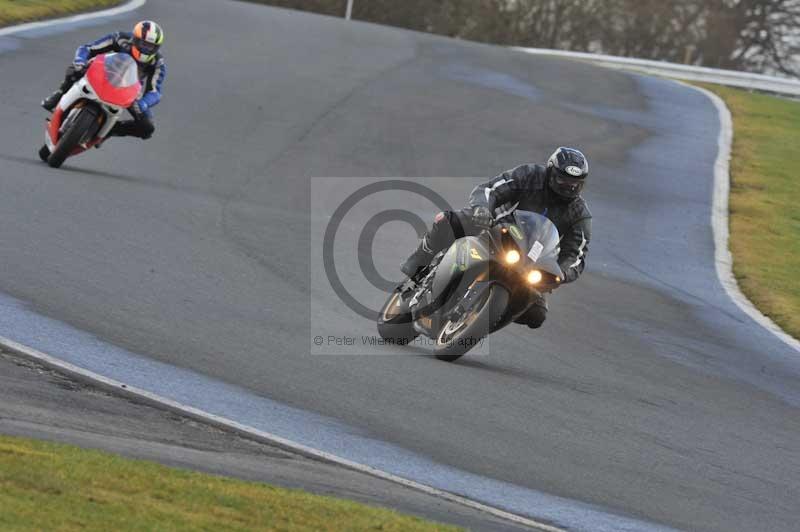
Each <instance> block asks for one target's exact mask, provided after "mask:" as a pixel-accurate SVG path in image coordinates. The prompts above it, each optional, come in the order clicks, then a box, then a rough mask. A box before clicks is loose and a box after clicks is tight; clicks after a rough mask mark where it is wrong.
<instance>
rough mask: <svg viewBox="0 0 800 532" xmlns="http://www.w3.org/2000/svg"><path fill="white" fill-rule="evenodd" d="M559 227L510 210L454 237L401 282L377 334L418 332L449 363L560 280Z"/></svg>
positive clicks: (394, 337) (397, 339) (404, 339)
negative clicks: (485, 226)
mask: <svg viewBox="0 0 800 532" xmlns="http://www.w3.org/2000/svg"><path fill="white" fill-rule="evenodd" d="M559 241H560V237H559V234H558V229H556V226H555V225H553V222H551V221H550V220H548V219H547V218H546V217H544V216H542V215H540V214H536V213H533V212H528V211H519V210H518V211H515V212H514V213H512V214H511V215H508V216H506V217H504V218H503V219H501V220H499V221H498V222H496V223H495V225H494V226H493V227H492V228H490V229H487V230H485V231H483V232H481V233H480V234H479V235H478V236H467V237H464V238H460V239H458V240H456V241H455V242H454V243H453V245H452V246H450V248H449V249H446V250H444V251H442V252H440V253H439V254H437V255H436V256H435V257H434V258H433V260H432V261H431V264H430V265H429V266H428V267H427V268H426V269H425V270H423V271H422V272H420V273H419V274H418V275H417V279H418V281H416V282H415V281H412V280H411V279H407V280H406V281H405V282H403V284H401V285H400V286H399V287H398V288H397V289H396V290H395V291H394V292H393V293H392V294H391V295H390V296H389V299H388V300H387V301H386V303H385V304H384V306H383V308H382V309H381V311H380V313H379V315H378V333H379V334H380V335H381V337H382V338H384V339H385V340H386V341H388V342H391V343H396V344H398V345H407V344H409V343H411V342H412V341H413V340H414V339H415V338H416V337H417V336H419V335H420V334H422V335H425V336H427V337H429V338H431V339H432V340H433V341H434V354H435V355H436V358H438V359H440V360H445V361H448V362H452V361H454V360H456V359H458V358H459V357H461V356H462V355H464V354H465V353H467V351H469V350H470V349H472V348H473V347H474V346H476V345H478V344H479V343H480V342H481V341H482V340H483V339H484V338H485V337H486V336H488V335H489V334H491V333H493V332H495V331H498V330H500V329H502V328H503V327H505V326H506V325H508V324H509V323H511V322H512V321H514V319H516V318H518V317H519V316H520V315H522V314H523V313H524V312H525V310H527V308H528V306H529V305H530V303H531V297H532V296H533V295H535V293H536V292H545V291H551V290H553V289H554V288H556V287H558V286H559V284H560V283H561V282H562V280H563V273H562V271H561V268H560V267H559V265H558V254H559Z"/></svg>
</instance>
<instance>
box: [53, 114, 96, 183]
mask: <svg viewBox="0 0 800 532" xmlns="http://www.w3.org/2000/svg"><path fill="white" fill-rule="evenodd" d="M96 119H97V113H95V112H94V110H92V109H90V108H88V107H84V108H83V109H81V110H80V111H79V112H78V116H76V117H75V120H73V121H72V124H70V125H69V127H68V128H67V130H66V131H64V134H63V135H61V138H60V139H58V144H56V146H55V148H54V149H53V153H51V154H50V156H49V157H48V158H47V164H48V165H50V166H51V167H53V168H59V167H60V166H61V165H62V164H64V161H66V160H67V157H69V155H70V154H71V153H72V150H74V149H75V146H77V145H78V143H79V142H80V141H81V138H82V137H83V135H84V134H85V133H86V132H87V131H88V130H89V128H90V127H92V123H94V121H95V120H96Z"/></svg>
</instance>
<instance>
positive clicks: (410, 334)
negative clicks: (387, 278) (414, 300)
mask: <svg viewBox="0 0 800 532" xmlns="http://www.w3.org/2000/svg"><path fill="white" fill-rule="evenodd" d="M378 334H380V335H381V338H383V339H384V340H386V341H388V342H392V343H395V344H397V345H408V344H409V343H411V342H412V341H413V340H414V338H416V337H417V336H419V333H418V332H417V331H416V330H415V329H414V320H413V317H412V316H411V310H410V309H409V308H408V303H407V302H406V301H404V300H403V298H402V293H401V292H400V291H399V290H395V291H394V292H392V294H391V295H390V296H389V299H387V300H386V303H384V305H383V307H382V308H381V311H380V313H379V314H378Z"/></svg>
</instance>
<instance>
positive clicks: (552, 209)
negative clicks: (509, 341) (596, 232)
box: [403, 164, 592, 328]
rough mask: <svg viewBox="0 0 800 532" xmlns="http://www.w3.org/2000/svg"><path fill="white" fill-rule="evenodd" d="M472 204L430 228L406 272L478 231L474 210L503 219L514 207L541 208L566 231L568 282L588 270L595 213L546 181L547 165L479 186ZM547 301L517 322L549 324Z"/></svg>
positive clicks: (563, 243) (564, 268) (563, 262)
mask: <svg viewBox="0 0 800 532" xmlns="http://www.w3.org/2000/svg"><path fill="white" fill-rule="evenodd" d="M469 205H470V208H467V209H463V210H461V211H447V212H443V213H439V214H438V215H437V216H436V219H435V220H434V223H433V227H432V228H431V230H430V231H429V232H428V233H427V234H426V235H425V236H424V237H423V238H422V241H421V242H420V246H419V248H418V249H417V250H416V251H415V252H414V254H413V255H412V256H411V257H409V259H408V261H407V262H406V264H405V265H404V267H403V270H404V271H407V270H409V269H410V270H413V269H414V267H415V266H417V265H424V264H426V262H425V261H426V260H427V261H428V262H430V260H431V259H432V258H433V256H434V255H435V254H436V253H438V252H439V251H441V250H443V249H445V248H447V247H449V246H450V245H451V244H452V243H453V242H454V241H455V240H456V239H458V238H461V237H463V236H465V235H474V234H477V233H478V232H480V231H479V229H478V228H476V227H475V226H474V225H473V223H472V208H473V207H476V206H479V205H481V206H485V207H488V208H489V209H490V210H492V211H493V212H494V213H495V217H501V216H503V215H504V214H508V213H510V212H512V211H513V210H515V209H522V210H525V211H531V212H536V213H539V214H542V215H544V216H546V217H547V218H549V219H550V221H552V222H553V224H555V226H556V228H558V232H559V234H560V235H561V244H560V247H561V251H560V254H559V258H558V263H559V265H560V266H561V270H562V271H563V272H564V282H565V283H571V282H573V281H575V280H576V279H577V278H578V277H580V275H581V274H582V273H583V270H584V268H585V267H586V255H587V253H588V252H589V241H590V240H591V237H592V215H591V213H590V212H589V208H588V207H587V206H586V202H585V201H584V199H583V198H582V197H581V196H578V197H576V198H574V199H564V198H562V197H561V196H558V195H557V194H555V193H554V192H553V191H552V190H550V187H549V186H548V185H547V169H546V168H545V167H544V166H543V165H540V164H523V165H521V166H517V167H516V168H513V169H511V170H508V171H506V172H503V173H502V174H500V175H498V176H497V177H495V178H494V179H492V180H490V181H488V182H486V183H483V184H481V185H478V186H477V187H475V188H474V189H473V191H472V194H471V195H470V198H469ZM546 316H547V300H546V299H545V297H544V295H542V296H541V297H540V298H537V299H536V300H534V301H533V302H532V303H531V306H530V307H529V308H528V310H527V312H526V313H525V314H523V315H522V316H521V317H520V319H518V320H517V321H518V322H519V323H525V324H526V325H528V326H529V327H531V328H537V327H540V326H541V325H542V323H544V320H545V318H546Z"/></svg>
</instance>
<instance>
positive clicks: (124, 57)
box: [86, 53, 142, 107]
mask: <svg viewBox="0 0 800 532" xmlns="http://www.w3.org/2000/svg"><path fill="white" fill-rule="evenodd" d="M86 77H87V79H88V80H89V83H90V84H91V85H92V89H94V91H95V93H97V96H98V97H99V98H100V99H101V100H103V101H104V102H106V103H109V104H111V105H116V106H119V107H130V106H131V104H133V102H134V101H136V98H137V97H138V96H139V91H141V89H142V85H141V83H139V69H138V67H137V66H136V61H135V60H134V59H133V58H132V57H131V56H130V55H128V54H122V53H120V54H104V55H98V56H97V57H96V58H95V59H94V61H92V64H91V65H90V66H89V71H88V72H87V73H86Z"/></svg>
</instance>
